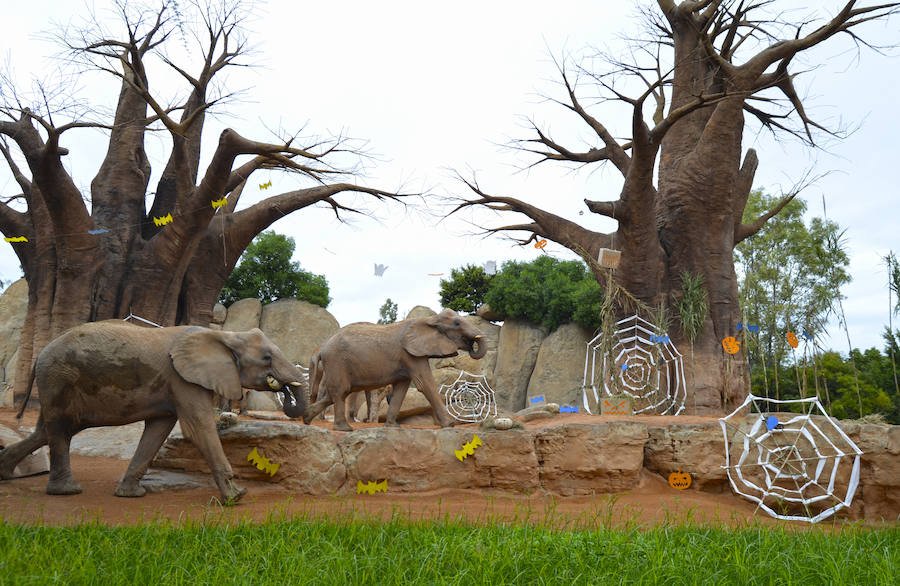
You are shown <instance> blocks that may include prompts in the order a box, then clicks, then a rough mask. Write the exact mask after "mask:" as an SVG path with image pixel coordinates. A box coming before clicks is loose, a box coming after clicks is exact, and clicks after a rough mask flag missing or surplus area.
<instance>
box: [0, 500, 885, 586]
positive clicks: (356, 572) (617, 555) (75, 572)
mask: <svg viewBox="0 0 900 586" xmlns="http://www.w3.org/2000/svg"><path fill="white" fill-rule="evenodd" d="M898 575H900V529H898V528H896V527H893V528H890V527H888V528H879V529H866V528H861V527H846V528H843V529H835V528H827V527H822V528H812V529H809V530H797V529H796V528H787V529H782V528H775V529H773V528H771V527H763V526H762V525H759V526H745V527H742V528H738V529H727V528H722V527H704V526H698V525H691V524H688V525H674V524H665V525H663V526H659V527H655V528H638V527H634V528H630V529H599V530H595V531H560V530H555V529H552V528H549V527H546V526H527V525H525V526H522V525H518V526H510V525H506V524H502V523H501V524H497V525H488V526H485V525H480V526H473V525H470V524H466V523H463V522H460V521H453V520H444V521H427V522H426V521H420V522H413V521H410V520H408V519H407V518H404V517H403V516H399V515H398V516H397V517H396V518H394V519H393V520H391V521H388V522H374V521H366V520H362V519H358V518H357V519H349V518H348V519H346V520H344V521H328V520H314V519H312V518H303V517H298V518H296V519H294V520H280V521H279V520H273V521H271V522H269V523H266V524H261V525H259V524H251V523H245V522H233V521H230V522H222V523H213V524H204V523H199V522H191V521H187V522H182V523H177V524H176V523H172V522H168V521H163V522H151V523H149V524H147V525H144V526H136V527H108V526H104V525H100V524H96V523H86V524H80V525H76V526H72V527H45V526H23V525H16V524H10V523H6V522H2V523H0V584H17V585H26V584H106V585H112V584H152V585H163V584H317V585H318V584H429V585H430V584H490V585H492V586H493V585H499V584H567V585H568V584H608V583H616V584H618V583H626V584H696V583H708V584H803V585H808V584H867V585H869V584H894V583H896V579H897V576H898Z"/></svg>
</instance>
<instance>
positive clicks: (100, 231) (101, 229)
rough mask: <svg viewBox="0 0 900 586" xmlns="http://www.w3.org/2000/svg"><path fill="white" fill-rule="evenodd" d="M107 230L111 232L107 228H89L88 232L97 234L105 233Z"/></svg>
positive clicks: (93, 234)
mask: <svg viewBox="0 0 900 586" xmlns="http://www.w3.org/2000/svg"><path fill="white" fill-rule="evenodd" d="M106 232H109V230H107V229H106V228H97V229H96V230H88V234H91V235H92V236H96V235H97V234H105V233H106Z"/></svg>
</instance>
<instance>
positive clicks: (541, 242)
mask: <svg viewBox="0 0 900 586" xmlns="http://www.w3.org/2000/svg"><path fill="white" fill-rule="evenodd" d="M545 246H547V239H546V238H545V239H543V240H538V241H537V242H535V243H534V247H535V248H544V247H545Z"/></svg>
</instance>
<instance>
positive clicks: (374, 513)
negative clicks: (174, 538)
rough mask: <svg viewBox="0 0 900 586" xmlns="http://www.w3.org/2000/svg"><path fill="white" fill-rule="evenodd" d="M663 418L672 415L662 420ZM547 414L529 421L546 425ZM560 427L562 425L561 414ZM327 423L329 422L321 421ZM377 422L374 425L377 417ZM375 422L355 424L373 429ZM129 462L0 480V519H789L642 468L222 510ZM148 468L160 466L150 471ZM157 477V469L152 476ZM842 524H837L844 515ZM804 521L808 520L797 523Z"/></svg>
mask: <svg viewBox="0 0 900 586" xmlns="http://www.w3.org/2000/svg"><path fill="white" fill-rule="evenodd" d="M560 417H565V418H566V423H582V422H588V421H589V422H591V423H597V422H598V420H599V418H597V417H595V416H587V415H578V414H566V415H564V416H560ZM36 419H37V414H36V412H29V413H26V416H25V418H24V420H23V423H24V424H25V425H33V424H34V421H35V420H36ZM659 419H660V422H662V420H663V419H674V418H659ZM694 420H696V422H700V421H704V422H705V421H708V420H709V419H708V418H705V417H678V418H677V421H678V423H693V422H695V421H694ZM0 423H2V424H3V425H6V426H8V427H11V428H13V429H16V428H17V427H18V423H19V422H18V421H16V420H15V419H14V416H13V411H12V410H11V409H0ZM548 423H549V421H548V420H541V421H536V422H531V423H529V424H528V427H541V426H543V425H547V424H548ZM553 423H554V424H558V423H560V420H559V419H558V418H554V419H553ZM322 425H324V426H326V428H330V424H327V423H324V422H323V423H322ZM371 425H375V424H371ZM368 426H370V425H369V424H355V427H358V428H359V427H368ZM127 466H128V460H122V459H117V458H106V457H87V456H78V455H73V456H72V470H73V472H74V474H75V477H76V478H77V479H78V481H79V482H80V483H81V485H82V487H83V489H84V490H83V492H82V493H81V494H78V495H72V496H51V495H47V494H45V492H44V488H45V486H46V483H47V476H46V474H44V475H38V476H32V477H28V478H17V479H14V480H8V481H0V519H2V520H3V521H5V522H8V523H25V524H43V525H69V524H77V523H83V522H100V523H103V524H110V525H122V524H140V523H148V522H151V521H154V520H160V519H166V520H172V521H179V520H182V521H183V520H191V521H223V520H236V521H239V520H240V521H243V520H246V521H252V522H265V521H267V520H271V519H280V518H283V517H284V516H287V517H291V516H293V515H295V514H301V515H307V516H309V515H311V516H314V517H319V516H326V517H329V518H340V517H344V516H347V515H353V516H356V517H361V518H378V519H383V520H386V519H390V518H391V517H392V516H393V515H396V514H398V513H399V514H401V515H403V516H406V517H408V518H411V519H446V518H450V519H454V518H464V519H466V520H468V521H471V522H477V523H514V524H524V523H536V522H547V523H550V524H552V525H554V526H558V527H569V528H575V527H585V528H586V527H596V526H597V525H598V523H602V524H604V525H609V524H612V525H615V526H624V525H631V524H642V525H653V524H659V523H663V522H666V521H670V522H683V521H686V520H693V521H699V522H711V523H714V524H726V525H729V526H737V525H743V524H746V523H753V522H757V521H758V522H761V523H763V524H782V525H783V524H785V522H783V521H776V520H774V519H771V518H770V517H768V516H767V515H765V514H764V513H762V512H758V513H757V512H756V510H755V507H754V506H753V504H752V503H750V502H748V501H745V500H743V499H740V498H738V497H736V496H734V495H732V494H730V493H726V494H710V493H705V492H700V491H697V490H694V489H693V488H689V489H687V490H684V491H679V490H674V489H672V488H670V487H669V485H668V483H667V481H666V480H665V479H664V478H662V477H661V476H658V475H656V474H652V473H648V472H646V471H645V472H644V474H643V476H642V478H641V482H640V483H639V485H638V487H637V488H636V489H634V490H632V491H629V492H624V493H617V494H601V495H592V496H577V497H560V496H557V495H551V494H543V493H534V494H530V495H524V494H516V493H510V492H499V491H494V492H486V491H477V490H443V491H435V492H429V493H416V494H409V493H391V492H390V490H389V491H388V492H387V493H377V494H375V495H366V494H362V495H355V494H353V495H340V496H330V497H310V496H306V495H300V494H295V493H292V492H289V491H287V490H285V489H283V488H280V487H278V486H277V485H272V484H269V483H264V482H254V481H248V480H241V481H240V484H241V485H243V486H245V487H246V488H247V489H248V492H247V495H246V496H245V497H244V498H243V499H242V500H241V501H240V502H239V503H238V504H237V505H236V506H234V507H227V508H226V507H222V506H221V505H220V504H219V501H218V496H219V494H218V491H217V490H216V489H215V488H213V487H212V485H211V480H210V478H209V477H208V476H207V475H197V476H196V479H197V480H198V481H199V482H198V484H200V486H198V487H194V488H172V487H168V486H166V487H163V488H162V489H161V490H160V491H159V492H148V493H147V495H146V496H144V497H142V498H136V499H127V498H118V497H115V496H114V495H113V491H114V490H115V487H116V485H117V484H118V481H119V478H120V477H121V476H122V474H124V472H125V469H126V468H127ZM151 473H154V472H153V471H152V470H151ZM154 474H155V473H154ZM838 523H840V521H838ZM791 525H794V526H796V527H798V528H803V527H806V526H807V524H804V523H791Z"/></svg>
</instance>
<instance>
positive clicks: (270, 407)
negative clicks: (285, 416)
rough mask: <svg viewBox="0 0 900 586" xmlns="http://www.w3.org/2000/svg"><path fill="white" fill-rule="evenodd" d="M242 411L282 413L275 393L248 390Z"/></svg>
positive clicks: (242, 403) (242, 404)
mask: <svg viewBox="0 0 900 586" xmlns="http://www.w3.org/2000/svg"><path fill="white" fill-rule="evenodd" d="M241 409H243V410H245V411H281V405H279V404H278V401H276V400H275V393H271V392H269V391H254V390H252V389H248V390H247V391H246V394H245V395H244V399H243V401H241Z"/></svg>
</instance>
